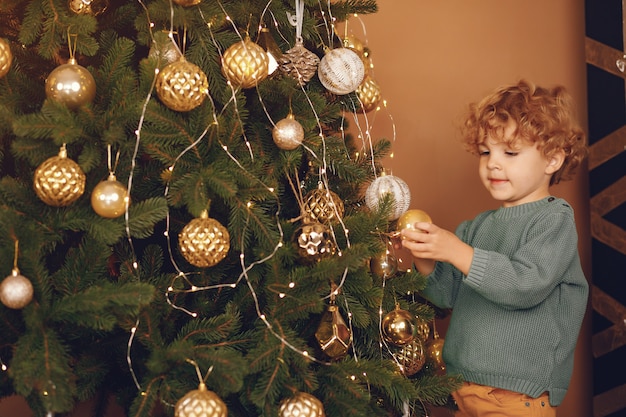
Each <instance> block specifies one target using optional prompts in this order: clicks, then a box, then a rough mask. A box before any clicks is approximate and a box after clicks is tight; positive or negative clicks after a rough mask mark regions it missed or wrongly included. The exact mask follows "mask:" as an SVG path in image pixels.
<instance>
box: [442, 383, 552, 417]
mask: <svg viewBox="0 0 626 417" xmlns="http://www.w3.org/2000/svg"><path fill="white" fill-rule="evenodd" d="M452 396H453V397H454V400H455V401H456V403H457V406H458V407H459V410H458V411H457V412H456V413H455V414H454V417H556V407H552V406H551V405H550V403H549V401H548V393H547V392H546V393H544V394H542V395H541V396H540V397H538V398H532V397H529V396H528V395H526V394H521V393H519V392H513V391H508V390H505V389H500V388H494V387H488V386H485V385H478V384H474V383H471V382H464V383H463V386H462V387H461V388H460V389H459V390H458V391H456V392H454V393H453V394H452Z"/></svg>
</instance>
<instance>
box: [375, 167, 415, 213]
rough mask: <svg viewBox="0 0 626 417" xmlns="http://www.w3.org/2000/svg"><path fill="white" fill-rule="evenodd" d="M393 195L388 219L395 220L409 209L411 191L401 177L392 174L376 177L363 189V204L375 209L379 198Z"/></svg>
mask: <svg viewBox="0 0 626 417" xmlns="http://www.w3.org/2000/svg"><path fill="white" fill-rule="evenodd" d="M386 194H391V195H392V197H393V210H392V212H391V214H390V215H389V220H396V219H397V218H399V217H400V216H402V214H403V213H404V212H405V211H407V210H408V209H409V206H410V205H411V191H410V190H409V186H408V185H407V183H406V182H404V181H403V180H402V179H400V178H398V177H396V176H394V175H382V176H380V177H378V178H376V179H375V180H374V181H372V183H371V184H370V185H369V187H367V190H366V191H365V204H366V205H367V207H368V208H369V209H370V210H372V211H375V210H377V209H378V206H379V204H380V200H381V199H382V198H383V197H384V196H385V195H386Z"/></svg>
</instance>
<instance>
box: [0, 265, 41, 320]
mask: <svg viewBox="0 0 626 417" xmlns="http://www.w3.org/2000/svg"><path fill="white" fill-rule="evenodd" d="M33 292H34V291H33V284H31V282H30V280H29V279H28V278H26V277H25V276H23V275H20V271H19V270H18V269H17V268H13V271H12V272H11V275H9V276H7V277H6V278H5V279H4V280H3V281H2V283H0V302H2V304H4V305H5V306H6V307H8V308H12V309H15V310H19V309H21V308H24V307H26V306H27V305H28V304H29V303H30V302H31V301H32V299H33Z"/></svg>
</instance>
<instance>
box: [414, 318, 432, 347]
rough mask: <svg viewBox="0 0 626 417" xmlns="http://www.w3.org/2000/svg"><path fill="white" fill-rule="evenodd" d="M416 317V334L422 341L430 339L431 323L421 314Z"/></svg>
mask: <svg viewBox="0 0 626 417" xmlns="http://www.w3.org/2000/svg"><path fill="white" fill-rule="evenodd" d="M415 319H416V320H417V322H416V327H415V336H416V337H417V338H418V339H420V340H421V341H422V342H426V341H427V340H428V336H430V324H428V322H427V321H426V320H424V319H423V318H421V317H419V316H415Z"/></svg>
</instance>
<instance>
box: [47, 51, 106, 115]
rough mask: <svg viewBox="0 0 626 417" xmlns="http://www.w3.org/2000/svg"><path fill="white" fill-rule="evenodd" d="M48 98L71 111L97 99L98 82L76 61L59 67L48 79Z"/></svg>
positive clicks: (73, 60)
mask: <svg viewBox="0 0 626 417" xmlns="http://www.w3.org/2000/svg"><path fill="white" fill-rule="evenodd" d="M46 97H48V98H49V99H50V100H54V101H56V102H59V103H63V104H65V105H66V106H67V107H68V108H70V109H77V108H79V107H80V106H83V105H85V104H88V103H91V102H92V101H93V99H94V98H95V97H96V81H95V80H94V78H93V76H92V75H91V73H90V72H89V71H88V70H87V68H85V67H83V66H81V65H78V64H77V63H76V59H74V58H72V59H70V60H69V61H68V62H67V63H66V64H62V65H59V66H58V67H56V68H55V69H53V70H52V72H51V73H50V74H49V75H48V78H46Z"/></svg>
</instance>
